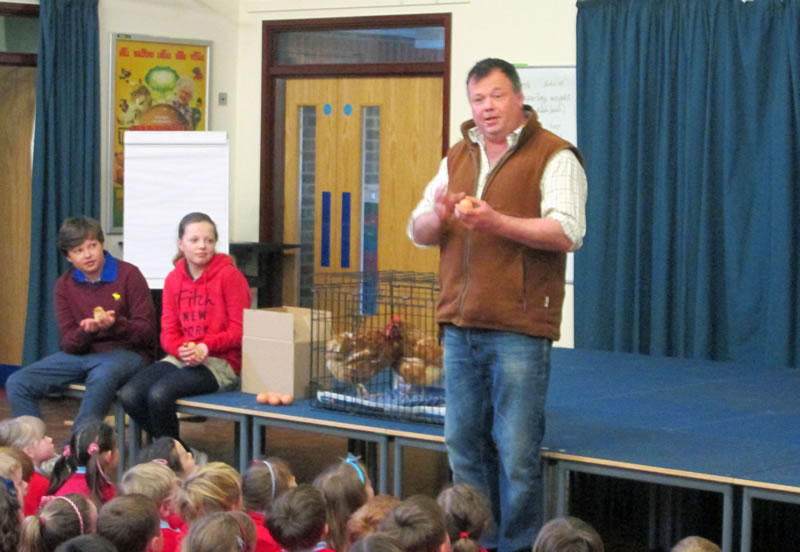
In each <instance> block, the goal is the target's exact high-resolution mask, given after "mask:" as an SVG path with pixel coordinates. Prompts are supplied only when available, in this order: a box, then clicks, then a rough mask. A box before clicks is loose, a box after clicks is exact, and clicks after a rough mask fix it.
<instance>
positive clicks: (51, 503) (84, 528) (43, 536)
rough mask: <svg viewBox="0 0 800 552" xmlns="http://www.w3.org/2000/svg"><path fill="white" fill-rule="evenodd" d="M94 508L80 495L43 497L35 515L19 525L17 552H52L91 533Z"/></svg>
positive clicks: (93, 525) (95, 512)
mask: <svg viewBox="0 0 800 552" xmlns="http://www.w3.org/2000/svg"><path fill="white" fill-rule="evenodd" d="M96 524H97V508H96V507H95V505H94V503H92V501H91V500H89V499H88V498H86V497H85V496H83V495H79V494H77V493H71V494H68V495H65V496H52V495H51V496H45V497H44V498H43V499H42V507H41V508H40V509H39V513H38V514H36V515H31V516H28V517H26V518H25V520H24V521H23V523H22V537H21V539H20V547H19V549H20V552H53V551H54V550H55V549H56V547H57V546H58V545H60V544H61V543H63V542H66V541H68V540H69V539H71V538H73V537H79V536H81V535H86V534H89V533H94V531H95V527H96Z"/></svg>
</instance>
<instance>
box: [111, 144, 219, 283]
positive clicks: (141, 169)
mask: <svg viewBox="0 0 800 552" xmlns="http://www.w3.org/2000/svg"><path fill="white" fill-rule="evenodd" d="M228 150H229V144H228V134H227V132H217V131H206V132H200V131H192V132H181V131H129V132H125V205H124V207H123V213H124V214H123V216H124V218H123V220H124V221H125V222H124V225H123V240H124V241H123V258H124V259H125V260H126V261H128V262H130V263H133V264H134V265H136V266H137V267H139V270H141V271H142V274H144V277H145V278H146V279H147V283H148V285H149V286H150V288H151V289H162V288H163V287H164V279H165V278H166V277H167V274H169V272H170V270H172V259H173V257H174V256H175V253H177V251H178V248H177V241H178V223H179V222H180V221H181V219H182V218H183V216H184V215H186V214H188V213H191V212H193V211H200V212H203V213H206V214H207V215H209V216H210V217H211V219H212V220H213V221H214V222H215V223H216V225H217V232H218V233H219V240H218V241H217V252H220V253H227V252H228V243H229V238H228V236H229V234H228V226H229V215H228V203H229V182H228V180H229V176H228V175H229V170H228V167H229V151H228Z"/></svg>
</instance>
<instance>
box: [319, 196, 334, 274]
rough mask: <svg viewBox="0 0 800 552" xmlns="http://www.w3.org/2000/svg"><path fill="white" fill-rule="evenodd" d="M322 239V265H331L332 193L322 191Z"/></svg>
mask: <svg viewBox="0 0 800 552" xmlns="http://www.w3.org/2000/svg"><path fill="white" fill-rule="evenodd" d="M321 230H322V239H321V240H320V252H319V256H320V260H319V265H320V266H331V193H330V192H322V228H321Z"/></svg>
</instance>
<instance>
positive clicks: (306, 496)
mask: <svg viewBox="0 0 800 552" xmlns="http://www.w3.org/2000/svg"><path fill="white" fill-rule="evenodd" d="M326 520H327V512H326V508H325V496H324V495H323V494H322V492H321V491H320V490H319V489H317V488H315V487H312V486H311V485H298V486H297V487H294V488H293V489H289V490H288V491H286V492H285V493H283V495H281V496H280V497H279V498H278V500H276V501H275V504H274V505H273V506H272V512H271V513H270V516H269V517H268V518H267V519H266V521H265V524H266V526H267V529H269V532H270V534H271V535H272V537H273V538H274V539H275V541H276V542H277V543H278V544H280V545H281V547H283V549H284V550H285V551H286V552H299V551H300V550H314V552H334V551H333V549H332V548H330V547H329V546H328V544H327V543H326V537H327V536H328V535H327V533H328V524H327V521H326Z"/></svg>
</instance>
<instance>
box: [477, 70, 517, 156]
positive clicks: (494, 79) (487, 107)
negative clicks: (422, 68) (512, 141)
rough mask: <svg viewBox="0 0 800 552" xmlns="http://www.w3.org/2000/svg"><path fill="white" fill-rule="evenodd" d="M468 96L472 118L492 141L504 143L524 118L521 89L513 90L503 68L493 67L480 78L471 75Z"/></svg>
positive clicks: (488, 139)
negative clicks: (518, 90)
mask: <svg viewBox="0 0 800 552" xmlns="http://www.w3.org/2000/svg"><path fill="white" fill-rule="evenodd" d="M467 96H468V98H469V104H470V107H471V108H472V119H473V120H474V121H475V124H476V125H477V127H478V129H479V130H480V131H481V133H482V134H483V136H484V137H485V138H486V140H487V141H489V142H502V143H505V141H506V136H508V135H509V134H511V133H512V132H513V131H514V130H515V129H516V128H517V127H519V126H520V125H521V124H522V123H523V122H524V121H525V116H524V115H523V113H522V105H523V100H524V99H523V96H522V92H514V90H513V88H512V86H511V80H510V79H509V78H508V77H506V75H505V74H504V73H503V72H502V71H501V70H500V69H494V70H492V72H491V73H489V74H488V75H486V76H485V77H483V78H482V79H481V80H475V79H471V80H470V81H469V83H468V85H467Z"/></svg>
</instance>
